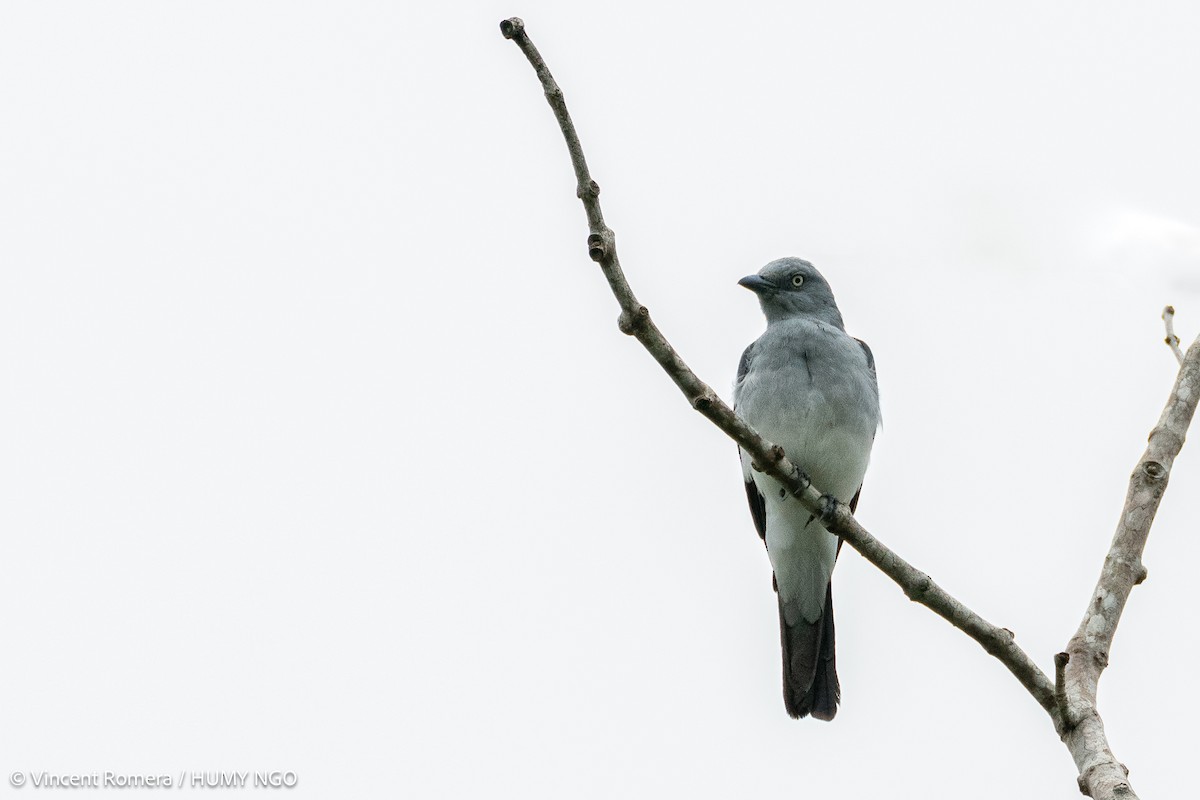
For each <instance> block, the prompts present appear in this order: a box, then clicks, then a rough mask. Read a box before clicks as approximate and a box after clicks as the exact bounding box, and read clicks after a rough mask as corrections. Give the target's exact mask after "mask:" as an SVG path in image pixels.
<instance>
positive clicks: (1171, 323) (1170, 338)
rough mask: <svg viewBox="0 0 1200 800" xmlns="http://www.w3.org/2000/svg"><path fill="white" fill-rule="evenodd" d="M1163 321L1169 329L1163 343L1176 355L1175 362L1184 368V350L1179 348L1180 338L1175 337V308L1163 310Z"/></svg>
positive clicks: (1168, 307) (1170, 307)
mask: <svg viewBox="0 0 1200 800" xmlns="http://www.w3.org/2000/svg"><path fill="white" fill-rule="evenodd" d="M1162 321H1163V325H1164V326H1166V329H1167V338H1166V339H1164V340H1163V341H1164V342H1166V343H1167V347H1169V348H1171V352H1172V353H1174V354H1175V360H1176V361H1178V362H1179V365H1180V366H1183V350H1181V349H1180V347H1179V337H1178V336H1176V335H1175V306H1167V307H1166V308H1164V309H1163V313H1162Z"/></svg>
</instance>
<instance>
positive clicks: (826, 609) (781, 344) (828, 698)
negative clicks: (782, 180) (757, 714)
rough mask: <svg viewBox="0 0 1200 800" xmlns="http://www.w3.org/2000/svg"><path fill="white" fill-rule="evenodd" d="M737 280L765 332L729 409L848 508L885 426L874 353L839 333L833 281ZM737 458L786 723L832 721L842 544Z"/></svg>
mask: <svg viewBox="0 0 1200 800" xmlns="http://www.w3.org/2000/svg"><path fill="white" fill-rule="evenodd" d="M739 283H740V284H741V285H742V286H745V287H746V288H748V289H750V290H751V291H753V292H754V293H755V294H757V295H758V298H759V302H760V304H761V305H762V310H763V314H764V315H765V316H766V318H767V330H766V332H764V333H763V335H762V336H760V337H759V338H758V340H757V341H755V342H754V343H753V344H751V345H750V346H749V347H747V348H746V351H745V353H743V354H742V360H741V363H740V364H739V365H738V375H737V383H736V385H735V387H734V393H733V397H734V408H735V409H736V410H737V412H738V414H739V415H740V416H741V417H742V419H744V420H745V421H746V422H748V423H749V424H750V425H751V426H752V427H753V428H754V429H755V430H757V431H758V432H759V433H760V434H762V435H763V436H764V437H765V438H766V439H767V440H768V441H771V442H774V443H775V444H778V445H780V446H781V447H783V449H784V451H785V452H786V453H787V455H788V458H789V459H791V461H792V462H793V463H794V464H796V465H797V466H798V467H799V468H800V469H801V470H803V471H804V472H805V473H806V474H807V475H808V476H809V478H811V479H812V482H813V485H814V486H815V487H816V488H818V489H819V490H821V491H822V492H825V493H827V494H830V495H833V496H834V497H836V498H838V499H839V500H841V501H843V502H847V501H849V502H850V505H851V509H852V510H853V508H854V507H855V506H857V503H858V493H859V490H860V488H861V487H862V480H863V475H864V474H865V473H866V470H867V461H868V459H869V458H870V454H871V445H872V443H873V442H874V440H875V431H876V429H877V428H878V427H879V420H880V415H879V388H878V385H877V383H876V380H875V361H874V358H873V357H872V355H871V350H870V348H868V347H867V345H866V344H865V343H863V342H862V341H860V340H858V339H855V338H853V337H851V336H850V335H849V334H847V333H846V329H845V326H844V325H843V323H842V315H841V313H840V312H839V311H838V307H837V303H836V302H835V301H834V299H833V292H832V291H831V290H830V288H829V284H828V283H827V282H826V281H825V278H824V277H823V276H822V275H821V273H820V272H818V271H817V269H816V268H815V267H813V265H812V264H810V263H808V262H807V261H804V260H801V259H799V258H782V259H779V260H778V261H772V262H771V263H770V264H767V266H765V267H763V268H762V270H761V271H759V273H758V274H757V275H748V276H747V277H745V278H742V280H741V281H739ZM740 455H741V460H742V472H743V475H744V478H745V481H746V495H747V498H748V499H749V501H750V512H751V516H752V517H753V519H754V524H755V527H756V528H757V529H758V533H759V535H760V536H761V537H762V538H763V541H764V542H765V543H766V546H767V553H768V556H769V557H770V559H771V568H772V570H773V572H774V583H775V587H776V591H777V592H778V600H779V628H780V640H781V644H782V647H783V696H784V704H785V706H786V707H787V711H788V713H789V714H790V715H791V716H793V717H804V716H807V715H809V714H811V715H812V716H814V717H816V718H817V719H824V720H829V719H833V716H834V714H836V713H837V706H838V702H839V700H840V698H841V689H840V687H839V685H838V680H837V667H836V661H835V658H834V628H833V592H832V588H831V584H830V576H831V575H832V573H833V564H834V561H835V560H836V558H837V553H838V548H839V544H840V543H839V541H838V539H837V537H835V536H834V535H833V534H831V533H829V532H828V531H826V530H825V529H824V527H822V525H821V522H820V520H819V519H816V518H814V517H813V515H812V514H811V513H809V512H808V511H806V510H805V509H804V508H803V506H801V505H800V503H799V502H798V501H797V500H796V499H795V498H794V497H792V496H790V495H789V494H788V492H787V491H786V490H785V489H784V488H783V486H782V485H781V484H780V483H778V482H777V481H776V480H774V479H773V478H770V477H768V476H766V475H764V474H763V473H761V472H756V471H754V470H753V469H752V468H751V465H750V460H749V458H747V457H746V455H745V454H744V453H742V454H740Z"/></svg>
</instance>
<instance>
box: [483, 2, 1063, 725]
mask: <svg viewBox="0 0 1200 800" xmlns="http://www.w3.org/2000/svg"><path fill="white" fill-rule="evenodd" d="M500 31H501V33H503V34H504V36H505V38H508V39H512V40H513V41H514V42H515V43H516V44H517V46H518V47H520V48H521V52H522V53H524V54H525V57H526V58H527V59H529V63H530V64H531V65H533V68H534V71H535V72H536V73H537V76H538V79H539V80H540V81H541V82H542V88H543V89H544V90H545V93H546V100H547V101H548V102H549V103H550V107H551V108H552V109H553V110H554V116H555V118H556V119H557V120H558V124H559V127H560V128H561V129H562V132H563V137H564V138H565V139H566V141H567V149H568V150H569V151H570V154H571V163H572V166H573V167H574V169H575V177H576V179H577V180H578V184H579V191H578V195H579V198H580V199H581V200H582V201H583V206H584V209H585V210H586V212H587V218H588V225H589V226H590V227H591V235H590V236H589V237H588V254H589V255H590V256H591V258H592V259H593V260H594V261H597V262H598V263H599V264H600V268H601V270H602V271H603V272H604V276H605V278H607V280H608V284H609V287H610V288H611V289H612V293H613V295H614V296H615V297H616V298H617V302H618V303H619V304H620V306H621V316H620V319H619V321H618V324H619V326H620V329H621V331H622V332H624V333H626V334H629V335H631V336H634V337H636V338H637V340H638V341H639V342H641V343H642V345H643V346H644V347H645V348H646V350H648V351H649V352H650V355H651V356H653V357H654V359H655V360H656V361H657V362H658V363H659V365H660V366H662V368H663V369H664V370H665V371H666V372H667V374H668V375H669V376H670V377H671V380H673V381H674V382H675V385H676V386H678V387H679V389H680V391H682V392H683V394H684V396H686V397H687V399H688V401H689V402H690V403H691V404H692V406H693V407H694V408H695V409H696V410H697V411H699V412H700V413H701V414H703V415H704V416H705V417H707V418H708V419H709V420H711V421H712V422H713V423H714V424H715V425H716V426H717V427H718V428H720V429H721V430H723V431H724V432H725V433H726V434H728V435H729V437H730V438H732V439H733V440H734V441H736V442H737V443H738V445H740V446H741V448H742V449H743V450H745V451H746V452H747V453H749V454H750V457H751V458H752V459H753V461H754V463H755V464H757V465H758V466H759V467H760V468H761V469H762V470H763V472H765V473H767V474H768V475H770V476H771V477H773V478H775V479H776V480H778V481H779V482H780V483H781V484H783V485H784V486H785V487H787V489H788V490H789V491H790V492H791V493H792V494H793V495H794V496H795V497H796V498H797V499H799V501H800V502H801V503H802V504H803V505H804V507H805V508H807V509H808V510H809V511H811V512H812V513H814V514H824V515H825V520H826V527H827V528H828V529H829V531H830V532H831V533H835V534H837V535H838V536H840V537H841V538H842V539H844V540H845V541H846V542H847V543H848V544H849V545H850V546H851V547H853V548H854V549H855V550H857V551H858V552H859V553H861V554H862V555H863V557H865V558H866V559H867V560H868V561H870V562H871V563H872V564H874V565H875V566H876V567H878V568H879V569H881V570H883V572H884V574H886V575H887V576H888V577H889V578H891V579H892V580H893V581H895V582H896V583H897V584H899V585H900V588H902V589H903V590H904V593H905V594H906V595H908V597H909V598H910V599H911V600H914V601H915V602H918V603H920V604H921V605H924V606H926V607H927V608H929V609H931V610H932V611H933V612H934V613H936V614H938V615H939V616H941V617H942V618H944V619H946V620H947V621H948V622H950V624H952V625H954V626H955V627H956V628H958V629H959V630H961V631H963V632H964V633H966V634H967V635H968V636H970V637H971V638H972V639H974V640H975V641H976V642H978V643H979V644H980V645H981V646H982V647H983V649H984V650H986V651H987V652H988V653H990V654H991V655H993V656H995V657H996V658H997V659H998V660H999V661H1000V662H1001V663H1002V664H1004V666H1005V667H1007V668H1008V670H1009V671H1010V672H1012V674H1013V675H1014V676H1016V678H1017V680H1018V681H1020V683H1021V685H1022V686H1024V687H1025V688H1026V689H1027V690H1028V691H1029V693H1030V694H1032V695H1033V697H1034V699H1035V700H1037V701H1038V703H1039V704H1040V705H1041V706H1042V708H1044V709H1045V710H1046V713H1048V714H1049V715H1050V718H1051V719H1052V720H1053V721H1054V724H1055V727H1056V728H1057V729H1061V717H1060V714H1059V711H1058V705H1057V704H1056V702H1055V695H1054V684H1053V683H1051V682H1050V679H1049V678H1047V677H1046V675H1045V673H1043V672H1042V670H1041V669H1039V668H1038V666H1037V664H1035V663H1034V662H1033V660H1032V659H1031V658H1030V657H1029V656H1028V655H1027V654H1026V653H1025V651H1024V650H1022V649H1021V648H1020V647H1019V646H1017V644H1016V643H1015V642H1014V641H1013V634H1012V632H1010V631H1008V630H1006V629H1004V628H1000V627H997V626H995V625H993V624H991V623H990V622H988V621H987V620H985V619H983V618H982V617H981V616H979V615H978V614H976V613H975V612H974V611H972V610H971V609H969V608H967V607H966V606H965V605H963V604H962V603H961V602H959V601H958V600H957V599H955V598H954V597H952V596H951V595H950V594H949V593H947V592H946V591H945V590H944V589H942V588H941V587H940V586H938V585H937V584H936V583H934V582H933V580H932V579H931V578H930V577H929V576H928V575H926V574H925V573H923V572H921V571H920V570H918V569H916V568H915V567H913V566H912V565H911V564H909V563H908V562H907V561H905V560H904V559H902V558H900V556H898V555H896V554H895V553H894V552H892V551H891V550H889V549H888V548H887V547H885V546H884V545H883V544H882V543H880V542H879V540H877V539H876V538H875V537H874V536H872V535H871V534H870V533H868V532H867V530H866V529H865V528H863V527H862V526H861V525H859V523H858V521H857V520H855V519H854V517H853V516H852V515H851V514H850V511H849V509H848V508H847V507H846V506H845V505H843V504H840V503H839V504H838V505H837V506H836V507H835V508H832V509H827V508H826V507H825V506H824V504H823V503H822V495H821V492H820V491H818V490H817V489H815V488H813V486H812V485H811V484H810V482H809V480H808V478H807V477H806V476H805V475H804V474H803V473H802V472H800V470H799V469H797V468H796V466H795V465H794V464H792V462H791V461H789V460H788V458H787V456H786V455H785V454H784V452H783V448H781V447H779V446H778V445H774V444H772V443H770V442H768V441H766V440H765V439H763V438H762V437H761V436H759V435H758V434H757V433H756V432H755V431H754V430H753V429H752V428H751V427H750V426H749V425H747V424H746V423H744V422H742V420H741V419H740V418H739V417H738V416H737V415H736V414H734V412H733V409H731V408H730V407H729V406H728V405H726V404H725V403H724V402H723V401H722V400H721V398H720V397H718V396H717V394H716V392H714V391H713V390H712V389H711V388H709V386H708V385H707V384H705V383H704V382H703V381H701V380H700V379H699V378H698V377H697V376H696V374H695V373H694V372H692V370H691V368H689V367H688V365H687V364H686V363H684V361H683V359H682V358H680V356H679V354H678V353H677V352H676V351H675V348H673V347H672V346H671V344H670V343H669V342H668V341H667V340H666V338H665V337H664V336H663V335H662V333H661V332H660V331H659V330H658V327H657V326H656V325H655V324H654V322H653V321H652V320H651V319H650V313H649V312H648V311H647V310H646V307H645V306H643V305H641V304H640V303H638V301H637V298H636V297H635V296H634V294H633V290H632V289H630V287H629V283H628V281H626V279H625V275H624V273H623V272H622V270H621V266H620V262H619V261H618V259H617V251H616V241H615V237H614V235H613V232H612V231H611V230H610V229H609V228H608V227H607V226H606V225H605V224H604V216H603V214H601V212H600V200H599V194H600V189H599V186H597V185H596V183H595V181H593V180H592V178H591V175H590V173H589V172H588V168H587V163H586V162H585V161H584V158H583V150H582V147H581V146H580V144H579V137H578V135H577V134H576V132H575V126H574V123H572V122H571V117H570V115H569V114H568V113H567V106H566V103H565V101H564V100H563V94H562V90H561V89H559V87H558V84H557V83H555V82H554V78H553V77H552V76H551V75H550V70H549V69H548V68H547V67H546V63H545V62H544V61H543V60H542V57H541V55H540V54H539V53H538V51H537V49H536V48H535V47H534V46H533V43H532V42H530V40H529V36H528V34H526V32H525V24H524V23H523V22H522V21H521V20H519V19H517V18H515V17H514V18H513V19H508V20H505V21H504V22H502V23H500Z"/></svg>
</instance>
